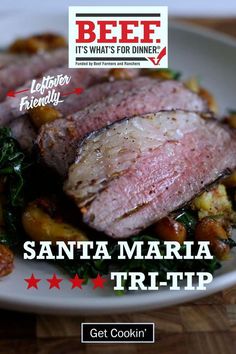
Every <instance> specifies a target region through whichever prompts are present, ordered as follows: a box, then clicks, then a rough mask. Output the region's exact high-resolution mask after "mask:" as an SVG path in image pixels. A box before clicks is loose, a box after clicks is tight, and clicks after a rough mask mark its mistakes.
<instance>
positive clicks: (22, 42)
mask: <svg viewBox="0 0 236 354" xmlns="http://www.w3.org/2000/svg"><path fill="white" fill-rule="evenodd" d="M66 45H67V43H66V40H65V38H64V37H63V36H60V35H58V34H54V33H45V34H42V35H35V36H32V37H28V38H19V39H17V40H15V42H13V43H12V44H11V46H10V47H9V51H10V52H11V53H16V54H34V53H37V52H40V51H48V50H53V49H56V48H60V47H66Z"/></svg>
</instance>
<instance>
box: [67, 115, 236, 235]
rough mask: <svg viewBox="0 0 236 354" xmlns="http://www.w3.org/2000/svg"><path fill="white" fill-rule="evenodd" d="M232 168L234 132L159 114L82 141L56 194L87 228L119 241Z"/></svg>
mask: <svg viewBox="0 0 236 354" xmlns="http://www.w3.org/2000/svg"><path fill="white" fill-rule="evenodd" d="M235 167H236V132H235V131H234V132H233V131H230V130H229V129H227V128H226V127H224V126H223V125H222V124H220V123H219V122H217V121H216V120H214V119H211V118H206V117H205V118H204V116H201V115H200V114H197V113H193V112H185V111H175V112H174V111H173V112H159V113H153V114H148V115H144V116H138V117H134V118H131V119H125V120H122V121H120V122H116V123H114V124H112V125H110V126H108V127H106V128H103V129H102V130H100V131H98V132H94V133H91V134H90V135H89V136H88V137H86V138H85V139H84V140H83V141H82V143H81V144H80V146H79V150H78V153H77V158H76V161H75V163H74V164H73V165H72V166H71V167H70V169H69V176H68V179H67V181H66V183H65V186H64V190H65V192H66V193H67V195H69V196H70V197H72V198H73V199H74V201H75V203H76V204H77V206H78V207H79V208H80V210H81V211H82V213H83V219H84V221H85V222H86V223H88V224H89V225H90V226H91V227H93V228H95V229H97V230H99V231H102V232H105V233H106V234H107V235H109V236H112V237H114V238H126V237H129V236H131V235H134V234H137V233H139V232H140V231H141V230H143V229H145V228H146V227H148V226H149V225H151V224H152V223H154V222H156V221H157V220H159V219H161V218H163V217H165V216H166V215H168V214H169V213H171V212H172V211H174V210H175V209H177V208H179V207H180V206H181V205H183V204H185V203H187V202H189V201H190V200H191V199H192V198H193V197H194V196H195V195H196V194H198V193H200V192H201V190H202V189H203V188H204V187H205V186H206V185H208V184H210V183H212V182H214V181H215V180H216V179H217V178H219V176H221V175H222V174H223V173H224V171H225V170H232V169H234V168H235Z"/></svg>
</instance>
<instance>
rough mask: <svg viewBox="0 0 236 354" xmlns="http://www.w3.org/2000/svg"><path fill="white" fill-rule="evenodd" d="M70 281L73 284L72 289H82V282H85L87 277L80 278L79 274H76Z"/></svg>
mask: <svg viewBox="0 0 236 354" xmlns="http://www.w3.org/2000/svg"><path fill="white" fill-rule="evenodd" d="M69 281H70V282H71V284H72V287H71V289H74V288H80V289H82V284H83V283H84V282H85V279H81V278H79V277H78V274H76V275H75V277H74V278H71V279H69Z"/></svg>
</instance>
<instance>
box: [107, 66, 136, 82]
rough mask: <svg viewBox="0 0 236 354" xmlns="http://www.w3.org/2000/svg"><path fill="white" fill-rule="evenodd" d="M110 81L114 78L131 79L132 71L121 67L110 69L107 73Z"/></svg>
mask: <svg viewBox="0 0 236 354" xmlns="http://www.w3.org/2000/svg"><path fill="white" fill-rule="evenodd" d="M108 77H109V79H110V81H113V80H114V81H116V80H131V79H132V78H133V75H132V71H130V70H128V69H125V68H124V69H122V68H120V69H119V68H114V69H111V70H110V71H109V73H108Z"/></svg>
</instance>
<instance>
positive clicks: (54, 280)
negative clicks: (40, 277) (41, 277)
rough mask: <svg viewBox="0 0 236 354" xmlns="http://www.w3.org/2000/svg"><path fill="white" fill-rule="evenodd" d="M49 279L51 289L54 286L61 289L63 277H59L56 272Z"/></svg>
mask: <svg viewBox="0 0 236 354" xmlns="http://www.w3.org/2000/svg"><path fill="white" fill-rule="evenodd" d="M47 281H48V282H49V284H50V286H49V289H52V288H57V289H60V285H59V284H60V282H61V281H62V278H57V276H56V274H55V273H54V274H53V277H52V278H50V279H47Z"/></svg>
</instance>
